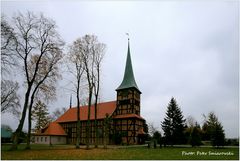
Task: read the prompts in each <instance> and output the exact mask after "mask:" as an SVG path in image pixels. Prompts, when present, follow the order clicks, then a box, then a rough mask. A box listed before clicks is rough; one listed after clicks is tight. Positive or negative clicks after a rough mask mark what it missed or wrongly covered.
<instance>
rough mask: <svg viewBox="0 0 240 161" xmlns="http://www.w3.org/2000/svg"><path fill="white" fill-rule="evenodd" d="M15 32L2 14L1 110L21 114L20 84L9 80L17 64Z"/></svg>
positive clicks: (16, 114) (15, 114)
mask: <svg viewBox="0 0 240 161" xmlns="http://www.w3.org/2000/svg"><path fill="white" fill-rule="evenodd" d="M14 42H15V34H14V32H13V28H12V27H11V26H10V25H9V24H8V22H7V20H6V16H5V15H3V14H2V15H1V76H2V79H1V112H2V113H5V112H10V113H12V114H13V115H14V116H17V117H19V115H20V97H19V95H18V94H17V91H18V89H19V85H18V83H17V82H16V81H12V80H9V76H11V73H12V72H11V71H12V70H11V69H13V67H16V66H17V61H16V53H14V52H13V44H14Z"/></svg>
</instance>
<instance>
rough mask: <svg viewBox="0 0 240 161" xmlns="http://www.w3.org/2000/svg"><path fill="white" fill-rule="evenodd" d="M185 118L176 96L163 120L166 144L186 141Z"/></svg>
mask: <svg viewBox="0 0 240 161" xmlns="http://www.w3.org/2000/svg"><path fill="white" fill-rule="evenodd" d="M184 124H185V119H183V115H182V111H181V109H180V108H179V107H178V105H177V102H176V100H175V99H174V98H172V99H171V101H170V103H169V104H168V107H167V112H166V117H165V118H164V121H163V122H162V129H163V131H164V136H165V143H166V144H170V145H173V144H182V143H185V140H186V139H185V135H184V129H185V125H184Z"/></svg>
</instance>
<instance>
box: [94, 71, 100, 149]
mask: <svg viewBox="0 0 240 161" xmlns="http://www.w3.org/2000/svg"><path fill="white" fill-rule="evenodd" d="M99 72H100V71H99V66H98V68H97V89H96V90H95V105H94V108H95V110H94V111H95V124H94V125H95V148H97V147H98V140H99V134H98V131H97V130H98V128H97V104H98V93H99V82H100V80H99V78H100V73H99ZM95 88H96V86H95Z"/></svg>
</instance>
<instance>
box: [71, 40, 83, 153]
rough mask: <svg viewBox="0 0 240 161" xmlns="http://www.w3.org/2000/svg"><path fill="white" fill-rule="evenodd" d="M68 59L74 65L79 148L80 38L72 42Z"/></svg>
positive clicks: (81, 56)
mask: <svg viewBox="0 0 240 161" xmlns="http://www.w3.org/2000/svg"><path fill="white" fill-rule="evenodd" d="M69 53H70V54H69V61H70V63H71V64H72V65H73V66H74V70H73V71H72V69H71V70H70V71H71V73H73V75H74V76H75V78H76V82H77V83H76V84H75V86H76V88H75V92H76V97H77V139H76V148H77V149H79V148H80V130H81V129H80V128H81V127H80V126H81V122H80V85H81V83H82V78H83V77H82V76H83V72H84V63H83V51H82V43H81V39H77V40H76V41H74V42H73V44H72V45H71V46H70V51H69Z"/></svg>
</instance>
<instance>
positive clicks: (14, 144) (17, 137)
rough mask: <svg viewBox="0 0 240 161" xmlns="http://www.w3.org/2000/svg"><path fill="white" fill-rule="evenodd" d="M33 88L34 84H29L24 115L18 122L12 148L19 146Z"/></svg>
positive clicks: (15, 148)
mask: <svg viewBox="0 0 240 161" xmlns="http://www.w3.org/2000/svg"><path fill="white" fill-rule="evenodd" d="M31 88H32V85H31V84H28V89H27V92H26V94H25V102H24V106H23V111H22V117H21V119H20V122H19V124H18V127H17V129H16V131H15V132H14V137H13V144H12V146H11V150H17V147H18V141H19V135H20V133H21V132H22V128H23V124H24V121H25V117H26V113H27V108H28V101H29V96H30V92H31Z"/></svg>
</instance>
